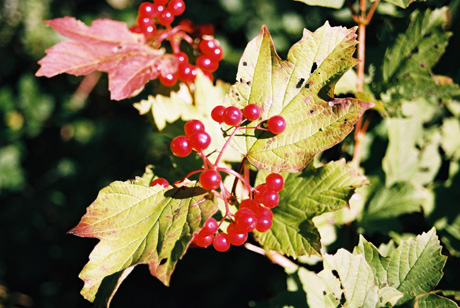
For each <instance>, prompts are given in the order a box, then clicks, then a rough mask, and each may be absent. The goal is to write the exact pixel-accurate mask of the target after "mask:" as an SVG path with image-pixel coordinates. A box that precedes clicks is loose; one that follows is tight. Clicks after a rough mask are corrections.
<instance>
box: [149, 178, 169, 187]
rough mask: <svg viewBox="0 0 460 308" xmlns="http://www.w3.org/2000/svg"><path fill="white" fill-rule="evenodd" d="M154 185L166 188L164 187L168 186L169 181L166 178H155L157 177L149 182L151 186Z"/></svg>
mask: <svg viewBox="0 0 460 308" xmlns="http://www.w3.org/2000/svg"><path fill="white" fill-rule="evenodd" d="M155 185H160V186H161V187H163V188H166V187H168V186H169V182H168V181H167V180H166V179H163V178H157V179H155V180H153V181H152V183H151V184H150V186H151V187H153V186H155Z"/></svg>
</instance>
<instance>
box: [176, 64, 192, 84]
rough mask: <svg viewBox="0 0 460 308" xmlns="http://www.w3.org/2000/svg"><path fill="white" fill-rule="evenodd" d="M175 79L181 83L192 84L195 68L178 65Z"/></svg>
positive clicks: (189, 65)
mask: <svg viewBox="0 0 460 308" xmlns="http://www.w3.org/2000/svg"><path fill="white" fill-rule="evenodd" d="M177 77H178V78H179V80H180V81H183V82H194V81H195V79H196V66H194V65H192V64H188V63H187V64H184V65H179V68H178V70H177Z"/></svg>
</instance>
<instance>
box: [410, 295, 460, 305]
mask: <svg viewBox="0 0 460 308" xmlns="http://www.w3.org/2000/svg"><path fill="white" fill-rule="evenodd" d="M414 307H415V308H438V307H442V308H457V307H458V305H457V304H456V303H455V302H454V301H453V300H450V299H448V298H445V297H442V296H440V295H437V294H434V293H427V294H421V295H419V296H417V297H416V298H415V302H414Z"/></svg>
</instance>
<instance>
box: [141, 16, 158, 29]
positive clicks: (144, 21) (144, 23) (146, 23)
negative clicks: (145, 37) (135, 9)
mask: <svg viewBox="0 0 460 308" xmlns="http://www.w3.org/2000/svg"><path fill="white" fill-rule="evenodd" d="M137 24H138V25H139V27H140V28H141V30H142V32H144V31H145V29H147V28H148V27H151V26H153V25H154V24H155V22H154V21H153V19H152V18H151V17H140V16H139V17H138V18H137Z"/></svg>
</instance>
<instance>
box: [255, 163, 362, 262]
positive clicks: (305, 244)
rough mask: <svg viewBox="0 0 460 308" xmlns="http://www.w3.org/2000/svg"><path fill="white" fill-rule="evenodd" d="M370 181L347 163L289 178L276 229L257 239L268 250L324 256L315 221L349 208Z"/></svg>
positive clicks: (276, 210)
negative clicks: (320, 216) (326, 213)
mask: <svg viewBox="0 0 460 308" xmlns="http://www.w3.org/2000/svg"><path fill="white" fill-rule="evenodd" d="M366 183H367V179H366V178H365V177H364V176H362V175H361V174H360V173H359V172H358V171H357V170H355V169H354V168H353V167H351V166H349V165H347V164H345V161H344V160H340V161H336V162H331V163H329V164H327V165H325V166H322V167H320V168H314V167H313V166H312V164H310V165H309V167H307V168H306V169H304V170H303V171H302V172H300V173H298V174H287V175H286V176H285V186H284V188H283V190H282V191H281V192H280V200H281V202H280V204H279V205H278V206H277V207H276V208H274V209H273V215H274V218H273V226H272V228H271V229H270V230H269V231H267V232H264V233H256V234H255V236H256V239H257V240H258V241H259V242H260V243H261V244H262V245H263V246H264V248H265V249H272V250H276V251H278V252H279V253H281V254H285V255H288V256H292V257H294V258H297V257H299V256H302V255H311V254H320V248H321V243H320V237H319V233H318V230H317V228H316V227H315V226H314V224H313V222H312V218H313V217H315V216H318V215H320V214H322V213H325V212H329V211H334V210H338V209H340V208H343V207H345V206H346V205H347V204H348V200H349V199H350V197H351V196H352V195H353V192H354V190H355V189H356V188H357V187H360V186H362V185H364V184H366Z"/></svg>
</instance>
